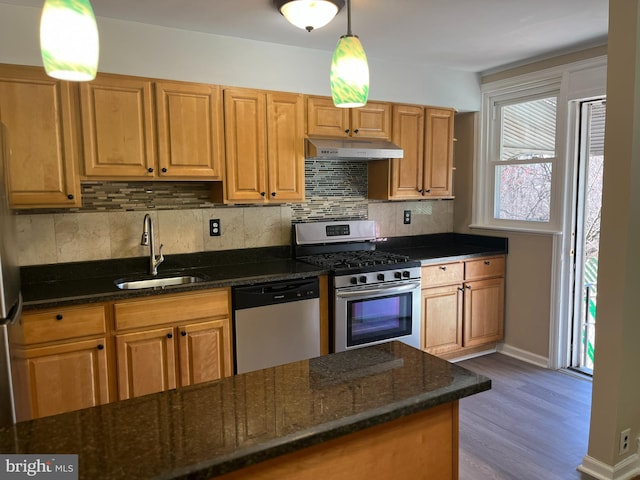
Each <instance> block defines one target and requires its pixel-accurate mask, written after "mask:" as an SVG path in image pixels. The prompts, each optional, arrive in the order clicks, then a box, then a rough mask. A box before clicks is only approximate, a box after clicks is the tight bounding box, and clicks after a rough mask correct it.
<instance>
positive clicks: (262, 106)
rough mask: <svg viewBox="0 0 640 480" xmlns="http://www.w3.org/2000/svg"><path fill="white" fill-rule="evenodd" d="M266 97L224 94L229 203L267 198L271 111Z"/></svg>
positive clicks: (256, 93)
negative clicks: (269, 115) (268, 124)
mask: <svg viewBox="0 0 640 480" xmlns="http://www.w3.org/2000/svg"><path fill="white" fill-rule="evenodd" d="M266 101H267V100H266V97H265V95H264V93H262V92H259V91H256V90H248V89H229V90H225V91H224V121H225V146H226V157H225V165H226V169H225V170H226V182H225V188H226V199H227V200H229V201H250V202H255V201H262V200H263V199H265V198H266V188H267V185H266V177H267V107H266Z"/></svg>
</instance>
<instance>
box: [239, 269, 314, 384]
mask: <svg viewBox="0 0 640 480" xmlns="http://www.w3.org/2000/svg"><path fill="white" fill-rule="evenodd" d="M319 289H320V287H319V283H318V278H317V277H315V278H306V279H294V280H285V281H277V282H269V283H261V284H256V285H250V286H245V287H235V288H234V289H233V319H234V323H233V332H234V344H235V345H234V347H235V348H234V352H235V355H234V357H235V371H236V373H246V372H251V371H253V370H260V369H262V368H268V367H274V366H276V365H282V364H285V363H289V362H296V361H298V360H306V359H308V358H312V357H317V356H319V355H320V294H319Z"/></svg>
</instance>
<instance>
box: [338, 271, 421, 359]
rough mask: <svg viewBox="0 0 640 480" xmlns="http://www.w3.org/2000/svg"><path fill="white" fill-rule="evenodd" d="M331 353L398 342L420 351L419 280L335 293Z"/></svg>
mask: <svg viewBox="0 0 640 480" xmlns="http://www.w3.org/2000/svg"><path fill="white" fill-rule="evenodd" d="M334 305H335V311H334V325H333V327H334V335H333V340H334V344H333V347H334V348H333V350H334V351H335V352H342V351H345V350H350V349H353V348H359V347H363V346H365V345H374V344H376V343H383V342H388V341H389V340H400V341H403V342H404V343H407V344H409V345H411V346H412V347H415V348H420V279H417V280H406V281H398V282H390V283H389V284H383V285H361V286H354V287H345V288H338V289H336V290H335V303H334Z"/></svg>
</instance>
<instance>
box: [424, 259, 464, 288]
mask: <svg viewBox="0 0 640 480" xmlns="http://www.w3.org/2000/svg"><path fill="white" fill-rule="evenodd" d="M463 280H464V265H463V264H462V263H461V262H455V263H441V264H438V265H426V266H424V267H422V288H429V287H434V286H438V285H449V284H452V283H462V281H463Z"/></svg>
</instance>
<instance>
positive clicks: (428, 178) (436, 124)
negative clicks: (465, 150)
mask: <svg viewBox="0 0 640 480" xmlns="http://www.w3.org/2000/svg"><path fill="white" fill-rule="evenodd" d="M454 113H455V112H454V110H452V109H449V108H430V107H428V108H426V109H425V140H424V145H425V152H424V154H425V157H424V158H425V163H424V186H423V188H424V195H425V196H432V197H448V196H451V194H452V178H453V119H454Z"/></svg>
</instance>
